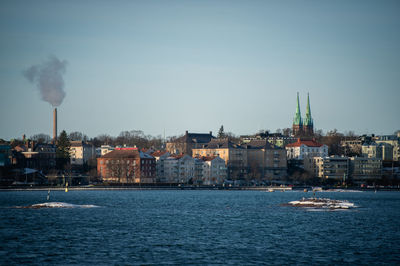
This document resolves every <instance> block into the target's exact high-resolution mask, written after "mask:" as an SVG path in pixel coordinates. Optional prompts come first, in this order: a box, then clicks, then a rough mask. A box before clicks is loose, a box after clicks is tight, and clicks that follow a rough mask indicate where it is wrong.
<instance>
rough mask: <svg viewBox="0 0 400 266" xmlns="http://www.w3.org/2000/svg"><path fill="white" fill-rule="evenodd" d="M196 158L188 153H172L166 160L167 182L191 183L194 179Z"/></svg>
mask: <svg viewBox="0 0 400 266" xmlns="http://www.w3.org/2000/svg"><path fill="white" fill-rule="evenodd" d="M194 170H195V160H194V159H193V158H192V157H190V156H189V155H187V154H180V155H176V154H174V155H171V156H169V157H168V158H166V159H165V160H164V173H165V182H167V183H189V182H190V180H192V181H193V179H194V174H195V172H194Z"/></svg>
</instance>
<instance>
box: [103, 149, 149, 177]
mask: <svg viewBox="0 0 400 266" xmlns="http://www.w3.org/2000/svg"><path fill="white" fill-rule="evenodd" d="M97 173H98V175H99V177H100V178H101V179H102V180H103V181H104V182H116V183H155V182H156V160H155V158H154V157H152V156H151V155H148V154H145V153H143V152H141V151H139V150H138V149H137V148H125V149H124V148H117V149H115V150H114V151H111V152H109V153H107V154H105V155H103V156H101V157H100V158H97Z"/></svg>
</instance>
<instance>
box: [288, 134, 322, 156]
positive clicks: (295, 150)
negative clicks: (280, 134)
mask: <svg viewBox="0 0 400 266" xmlns="http://www.w3.org/2000/svg"><path fill="white" fill-rule="evenodd" d="M286 153H287V158H288V159H289V160H291V159H295V160H304V159H305V158H312V157H327V156H328V146H326V145H325V144H321V143H318V142H317V141H316V140H315V139H312V140H307V139H300V138H298V139H297V142H295V143H291V144H288V145H286Z"/></svg>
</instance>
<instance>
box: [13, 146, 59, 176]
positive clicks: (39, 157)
mask: <svg viewBox="0 0 400 266" xmlns="http://www.w3.org/2000/svg"><path fill="white" fill-rule="evenodd" d="M15 150H16V151H17V152H20V153H21V154H22V155H23V156H24V165H25V167H28V168H32V169H37V170H40V171H44V172H47V171H49V170H50V169H54V168H55V167H56V151H57V147H56V145H54V144H44V143H39V144H35V143H34V142H33V141H31V142H26V145H22V146H16V147H15Z"/></svg>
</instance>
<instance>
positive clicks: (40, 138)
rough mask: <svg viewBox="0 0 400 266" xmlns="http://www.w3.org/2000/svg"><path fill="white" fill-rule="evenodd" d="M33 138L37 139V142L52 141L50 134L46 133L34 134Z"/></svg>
mask: <svg viewBox="0 0 400 266" xmlns="http://www.w3.org/2000/svg"><path fill="white" fill-rule="evenodd" d="M31 139H32V140H34V141H36V142H37V143H50V141H51V138H50V136H49V135H47V134H44V133H39V134H36V135H33V136H31Z"/></svg>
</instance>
